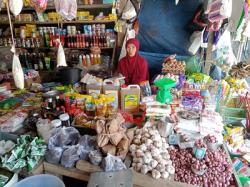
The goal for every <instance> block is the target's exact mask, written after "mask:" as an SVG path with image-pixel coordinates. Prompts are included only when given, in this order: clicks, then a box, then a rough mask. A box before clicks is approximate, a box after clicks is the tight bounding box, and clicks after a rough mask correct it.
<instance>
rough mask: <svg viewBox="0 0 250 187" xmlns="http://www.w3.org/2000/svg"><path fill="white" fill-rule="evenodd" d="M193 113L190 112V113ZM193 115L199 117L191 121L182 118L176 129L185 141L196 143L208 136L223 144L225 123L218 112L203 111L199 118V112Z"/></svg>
mask: <svg viewBox="0 0 250 187" xmlns="http://www.w3.org/2000/svg"><path fill="white" fill-rule="evenodd" d="M191 112H192V111H189V113H191ZM193 113H194V114H193V115H195V114H197V116H194V117H193V118H190V119H184V118H182V117H180V118H179V122H178V124H177V125H176V127H175V130H176V132H177V133H178V134H179V135H181V136H182V138H183V140H184V141H195V140H196V139H200V138H203V137H205V136H207V135H214V136H215V137H216V138H217V140H218V142H219V143H221V142H223V137H222V131H223V123H222V118H221V117H220V115H219V114H218V113H217V112H211V111H203V112H202V113H201V114H200V116H198V115H199V112H198V111H196V112H195V111H193ZM211 121H212V122H213V123H211Z"/></svg>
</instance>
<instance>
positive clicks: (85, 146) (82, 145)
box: [78, 135, 97, 160]
mask: <svg viewBox="0 0 250 187" xmlns="http://www.w3.org/2000/svg"><path fill="white" fill-rule="evenodd" d="M96 147H97V144H96V137H95V136H89V135H84V136H82V137H81V138H80V140H79V150H78V154H79V156H80V159H82V160H87V159H88V155H89V152H90V151H94V150H95V149H96Z"/></svg>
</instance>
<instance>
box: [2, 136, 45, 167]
mask: <svg viewBox="0 0 250 187" xmlns="http://www.w3.org/2000/svg"><path fill="white" fill-rule="evenodd" d="M46 149H47V146H46V145H45V142H44V140H42V139H39V138H38V137H35V138H32V137H31V136H30V135H22V136H20V138H18V139H17V144H16V146H15V148H14V149H13V150H12V151H11V153H10V154H5V155H4V156H2V157H1V160H2V163H1V164H2V166H3V167H5V168H7V169H8V170H10V171H13V170H17V169H21V168H24V167H27V169H28V171H31V170H32V169H33V168H34V167H35V166H36V165H37V164H38V162H39V160H40V159H41V157H43V156H44V155H45V152H46Z"/></svg>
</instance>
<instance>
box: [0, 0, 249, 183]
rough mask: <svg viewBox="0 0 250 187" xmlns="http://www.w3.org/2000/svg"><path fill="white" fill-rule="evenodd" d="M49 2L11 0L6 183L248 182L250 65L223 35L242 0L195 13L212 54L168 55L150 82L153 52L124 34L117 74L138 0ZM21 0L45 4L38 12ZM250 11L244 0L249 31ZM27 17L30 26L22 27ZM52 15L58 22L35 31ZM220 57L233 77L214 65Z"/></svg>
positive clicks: (0, 111) (0, 110) (1, 125)
mask: <svg viewBox="0 0 250 187" xmlns="http://www.w3.org/2000/svg"><path fill="white" fill-rule="evenodd" d="M45 2H46V3H45V4H43V3H42V2H40V1H27V2H26V1H25V2H24V7H23V5H20V4H15V1H13V0H10V1H7V2H4V3H3V11H6V16H7V18H6V22H7V21H8V24H9V25H10V28H11V32H10V35H9V37H10V38H8V39H6V38H0V39H1V40H0V45H1V41H2V44H3V45H5V47H8V46H12V52H13V54H12V56H13V61H12V68H11V71H12V73H11V72H8V73H7V72H3V73H1V75H3V76H2V77H0V78H1V79H2V80H1V81H2V82H1V85H0V158H1V159H0V166H1V168H0V186H5V185H6V187H7V186H8V185H10V183H11V182H13V185H14V183H17V182H18V180H19V183H17V184H16V185H17V186H18V185H21V184H22V181H24V180H22V179H24V178H26V179H25V180H27V181H28V180H29V179H31V178H29V176H32V175H38V174H43V173H49V174H52V175H55V176H59V177H62V176H67V177H70V178H72V179H77V180H81V181H87V182H88V186H90V187H92V186H110V184H112V185H113V186H138V187H139V186H140V187H152V186H176V187H178V186H179V187H181V186H208V187H210V186H221V187H223V186H244V185H247V184H248V181H250V172H249V171H250V170H249V162H250V157H249V156H250V143H249V140H248V139H249V134H250V96H249V91H250V89H249V85H248V83H247V81H246V79H245V78H247V77H249V75H250V74H249V72H250V69H249V67H250V64H249V62H243V61H242V62H241V61H240V60H238V61H237V59H236V58H231V57H233V55H232V47H231V46H230V47H229V45H228V43H226V44H225V41H227V40H228V39H229V38H230V32H229V31H228V30H227V29H224V26H225V24H224V21H225V20H226V19H229V18H230V11H228V10H227V11H222V10H224V9H223V8H230V5H231V4H232V2H229V1H228V2H225V1H220V0H218V1H213V2H210V3H208V6H207V11H205V12H203V11H202V10H200V9H199V11H198V13H197V11H196V12H195V16H194V17H195V19H193V20H192V24H198V25H199V24H200V25H199V26H200V28H199V29H198V32H199V34H202V37H205V36H206V39H204V40H206V41H205V42H204V43H208V45H206V47H204V46H205V44H204V43H202V44H201V43H199V44H200V45H198V44H194V43H193V44H192V45H194V46H192V47H191V48H192V52H194V51H195V50H194V47H195V48H197V50H196V52H197V51H198V48H201V52H202V54H203V56H202V54H197V55H196V56H193V57H191V58H183V57H181V56H180V54H178V53H177V55H169V54H168V55H164V58H163V59H161V62H160V66H157V67H156V69H157V71H154V73H153V74H154V77H151V80H150V79H149V74H148V69H147V68H148V64H147V63H148V62H147V59H146V58H144V57H145V56H146V55H143V54H144V53H140V52H139V41H138V40H136V39H134V38H133V39H130V40H128V41H127V40H125V43H126V44H124V46H123V47H124V48H125V52H127V54H126V55H125V57H123V58H122V59H121V60H120V61H119V62H118V73H117V72H116V70H114V69H112V68H114V61H115V52H116V42H117V38H116V37H117V35H116V31H117V32H119V31H120V29H121V28H119V26H121V25H120V24H122V22H123V21H124V20H122V19H121V18H122V16H121V15H119V11H121V9H122V8H121V7H123V6H125V9H126V10H127V9H129V8H131V7H132V8H133V4H131V3H125V5H123V3H124V2H120V1H116V3H113V4H112V2H113V1H111V2H110V1H103V2H99V1H98V2H97V1H95V2H94V4H93V1H83V2H82V1H81V2H77V1H70V3H69V1H66V0H64V1H55V2H52V1H45ZM63 2H64V3H69V4H63V5H62V4H60V3H63ZM54 3H55V4H54ZM133 3H135V2H133ZM161 3H163V2H161ZM185 3H187V2H185ZM185 3H184V4H182V3H181V2H179V5H180V7H178V2H176V4H175V5H174V6H177V7H178V8H177V9H176V10H175V11H177V10H179V9H181V10H182V8H183V7H182V6H183V5H185ZM66 5H67V6H66ZM172 5H173V4H171V6H172ZM4 6H5V8H4ZM64 6H65V7H64ZM68 6H70V7H74V8H73V9H67V8H68ZM144 6H145V7H143V8H142V10H143V9H147V6H146V4H144ZM157 6H159V5H157ZM62 7H64V9H67V11H65V10H62V9H61V8H62ZM81 8H83V9H84V10H85V9H91V11H79V10H80V9H81ZM103 9H105V10H103ZM108 9H110V12H109V11H108ZM116 9H117V13H118V15H117V14H116V11H115V10H116ZM192 9H194V7H193V8H192ZM242 9H243V7H242ZM21 10H23V11H27V12H29V11H33V10H35V11H36V13H37V16H38V17H37V18H36V17H32V16H31V15H32V14H30V13H23V12H21ZM102 10H103V11H102ZM248 10H249V2H247V1H246V2H245V4H244V9H243V13H244V14H245V17H244V16H242V19H243V20H241V21H240V23H239V24H242V25H243V30H241V29H239V28H238V30H239V31H238V32H246V30H247V29H246V28H245V26H247V24H246V22H248V17H247V16H246V14H247V13H248ZM127 11H128V10H127ZM218 11H219V12H218ZM20 12H21V14H20ZM192 12H194V10H193V11H192ZM12 14H13V15H15V17H12V16H11V15H12ZM201 14H205V15H207V16H208V19H204V20H203V19H202V18H201V17H202V16H201ZM189 15H190V12H189ZM123 16H124V15H123ZM13 18H14V19H13ZM33 19H34V20H33ZM117 19H120V20H119V21H117ZM185 19H189V18H188V17H187V18H185ZM197 19H198V20H199V21H197ZM24 20H30V21H27V22H26V21H24ZM32 21H35V25H33V26H32V25H29V24H30V22H32ZM139 21H140V19H139ZM113 23H115V27H114V25H113V26H112V24H113ZM222 23H223V24H222ZM0 24H1V23H0ZM5 24H6V23H5ZM20 24H21V25H25V26H20V29H19V28H16V26H17V25H20ZM47 24H48V25H57V27H44V28H43V27H38V28H37V29H36V26H38V25H47ZM78 24H84V26H83V27H81V26H80V25H78ZM126 24H127V27H130V26H131V25H130V23H129V22H128V21H127V23H126ZM140 24H142V23H140ZM196 26H197V25H196ZM113 27H114V28H115V30H114V29H113ZM219 30H220V32H221V37H218V38H219V39H218V41H213V42H214V43H212V44H211V43H209V39H208V38H209V37H208V35H209V33H210V34H211V32H212V33H213V35H216V33H217V31H219ZM127 34H128V33H127ZM186 34H187V33H186ZM217 34H218V33H217ZM19 35H20V38H19V37H18V36H19ZM145 36H146V34H145ZM141 37H142V31H141V30H140V32H139V37H138V38H141ZM210 37H211V35H210ZM128 38H129V36H128V35H126V36H125V39H128ZM198 38H201V36H199V37H198ZM144 39H145V38H144ZM151 39H152V38H151ZM173 39H174V38H172V39H171V41H173ZM179 39H180V38H179ZM196 39H197V38H196ZM230 39H231V38H230ZM164 40H166V41H167V38H164ZM141 41H143V40H141ZM145 41H149V40H145ZM157 41H158V40H157ZM202 41H203V39H202ZM230 41H231V40H230ZM158 44H159V45H160V44H162V41H158ZM188 44H189V43H188V42H187V38H186V42H185V46H184V45H183V46H180V48H183V47H185V50H187V47H186V46H187V45H188ZM224 44H225V45H224ZM40 45H41V46H40ZM169 45H170V46H171V44H170V43H168V47H169ZM213 45H214V46H216V47H215V48H216V50H214V51H213V49H212V48H213ZM143 46H144V49H145V42H144V43H143V45H142V47H143ZM159 48H161V47H160V46H159ZM177 48H178V47H177ZM206 48H207V49H206ZM68 50H69V51H68ZM172 50H173V51H174V50H175V48H174V47H172ZM178 50H179V51H180V49H179V48H178ZM189 50H191V49H190V48H189ZM210 50H211V51H210ZM170 51H171V50H170ZM187 51H188V50H187ZM187 51H186V52H187ZM204 51H207V56H206V58H205V57H204ZM212 51H213V52H212ZM152 52H154V53H155V52H156V51H152ZM159 53H161V51H159ZM172 53H175V52H171V54H172ZM148 54H149V53H148ZM161 55H162V54H161ZM161 55H156V56H157V57H161ZM185 55H186V53H185ZM213 55H214V56H215V57H214V56H213ZM69 57H70V58H69ZM198 57H200V58H201V62H202V63H198V61H197V59H198ZM210 58H214V59H210ZM150 60H152V59H150ZM158 60H159V58H158ZM134 64H136V66H135V65H134ZM6 66H7V65H6ZM151 66H152V64H149V67H151ZM210 66H214V67H219V68H221V71H222V72H223V74H225V76H224V77H220V79H216V78H215V77H218V74H217V73H215V74H216V75H215V74H214V72H213V73H211V74H210V75H209V74H206V73H207V69H209V67H210ZM201 67H202V68H201ZM4 68H7V67H4ZM7 69H8V68H7ZM151 70H152V69H151ZM202 70H203V71H202ZM151 76H152V75H151ZM126 83H127V84H126ZM17 176H18V177H19V179H17ZM41 176H42V175H41ZM44 177H45V176H44ZM54 179H55V178H54ZM54 179H51V180H54ZM61 179H63V178H61ZM32 180H39V175H38V176H37V179H36V178H32ZM40 180H42V178H41V179H40ZM48 180H49V179H48ZM51 184H52V183H51ZM48 185H49V184H48ZM27 187H28V186H27ZM44 187H45V186H44ZM46 187H47V186H46ZM48 187H50V186H48Z"/></svg>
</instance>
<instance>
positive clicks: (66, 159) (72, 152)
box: [61, 145, 79, 168]
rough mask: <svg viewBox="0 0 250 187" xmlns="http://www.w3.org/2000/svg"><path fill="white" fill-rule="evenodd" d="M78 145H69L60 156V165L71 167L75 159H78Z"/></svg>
mask: <svg viewBox="0 0 250 187" xmlns="http://www.w3.org/2000/svg"><path fill="white" fill-rule="evenodd" d="M78 146H79V145H75V146H70V147H69V148H67V149H66V150H65V151H64V152H63V154H62V158H61V165H62V166H64V167H66V168H72V167H74V166H75V163H76V161H78V160H79V155H78Z"/></svg>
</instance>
